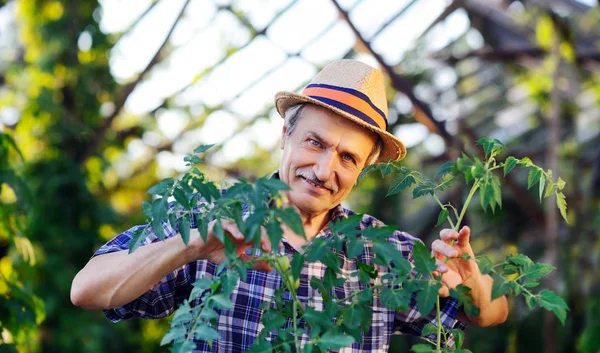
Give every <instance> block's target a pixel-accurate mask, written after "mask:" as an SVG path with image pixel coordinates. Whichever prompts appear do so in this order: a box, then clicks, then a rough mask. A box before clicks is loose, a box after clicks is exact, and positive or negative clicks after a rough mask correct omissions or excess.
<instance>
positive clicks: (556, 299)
mask: <svg viewBox="0 0 600 353" xmlns="http://www.w3.org/2000/svg"><path fill="white" fill-rule="evenodd" d="M539 304H540V306H541V307H542V308H544V309H546V310H549V311H552V312H553V313H554V315H556V317H557V318H558V319H559V320H560V323H561V324H563V325H564V324H565V320H566V319H567V310H569V308H568V306H567V303H565V301H564V300H563V298H561V297H560V296H558V295H557V294H556V293H554V292H553V291H551V290H548V289H544V290H543V291H541V292H540V293H539Z"/></svg>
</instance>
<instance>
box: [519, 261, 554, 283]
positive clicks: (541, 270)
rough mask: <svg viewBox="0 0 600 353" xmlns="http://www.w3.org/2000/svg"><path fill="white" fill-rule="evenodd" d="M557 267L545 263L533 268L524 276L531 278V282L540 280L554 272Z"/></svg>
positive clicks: (537, 264)
mask: <svg viewBox="0 0 600 353" xmlns="http://www.w3.org/2000/svg"><path fill="white" fill-rule="evenodd" d="M555 269H556V267H554V266H552V265H548V264H543V263H536V264H535V265H533V266H532V268H531V269H530V270H529V271H527V272H526V273H525V274H524V275H526V276H527V277H529V279H531V280H538V279H540V278H542V277H544V276H545V275H547V274H549V273H550V272H552V271H554V270H555Z"/></svg>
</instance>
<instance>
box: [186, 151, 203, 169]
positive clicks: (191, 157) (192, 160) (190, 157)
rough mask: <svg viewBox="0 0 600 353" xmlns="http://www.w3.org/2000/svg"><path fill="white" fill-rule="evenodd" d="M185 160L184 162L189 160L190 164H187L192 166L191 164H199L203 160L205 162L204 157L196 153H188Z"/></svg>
mask: <svg viewBox="0 0 600 353" xmlns="http://www.w3.org/2000/svg"><path fill="white" fill-rule="evenodd" d="M183 161H184V162H188V164H187V165H188V166H190V165H194V164H199V163H202V162H204V161H203V160H202V158H200V157H198V156H196V155H193V154H188V155H186V156H185V157H184V158H183Z"/></svg>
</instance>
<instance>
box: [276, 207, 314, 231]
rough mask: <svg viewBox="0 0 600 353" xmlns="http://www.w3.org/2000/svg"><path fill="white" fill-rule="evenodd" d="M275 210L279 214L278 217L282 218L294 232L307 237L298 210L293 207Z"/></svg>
mask: <svg viewBox="0 0 600 353" xmlns="http://www.w3.org/2000/svg"><path fill="white" fill-rule="evenodd" d="M275 212H276V214H277V217H279V218H281V220H282V221H283V223H285V224H286V225H287V226H288V227H289V228H290V229H291V230H292V232H294V233H296V234H297V235H299V236H301V237H306V236H305V235H304V227H303V226H302V219H301V218H300V216H299V215H298V213H296V210H294V209H293V208H292V207H288V208H286V209H284V210H282V209H277V210H276V211H275Z"/></svg>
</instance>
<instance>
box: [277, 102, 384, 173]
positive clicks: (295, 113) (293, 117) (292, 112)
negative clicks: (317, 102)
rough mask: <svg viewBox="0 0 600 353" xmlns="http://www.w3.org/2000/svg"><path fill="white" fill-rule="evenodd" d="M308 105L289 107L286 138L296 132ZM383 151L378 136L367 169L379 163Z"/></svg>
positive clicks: (301, 104)
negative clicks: (303, 111)
mask: <svg viewBox="0 0 600 353" xmlns="http://www.w3.org/2000/svg"><path fill="white" fill-rule="evenodd" d="M307 104H309V103H299V104H296V105H293V106H291V107H289V108H288V109H287V110H286V111H285V117H284V125H285V126H286V127H287V129H286V131H285V137H286V138H287V137H289V136H290V135H291V134H292V132H294V130H295V129H296V126H297V125H298V121H299V120H300V116H301V115H302V110H304V107H306V105H307ZM382 149H383V140H382V139H381V136H379V134H377V141H376V142H375V145H374V146H373V149H372V150H371V153H369V156H368V157H367V163H366V164H365V167H366V166H368V165H371V164H375V163H377V160H378V159H379V155H380V154H381V150H382Z"/></svg>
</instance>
